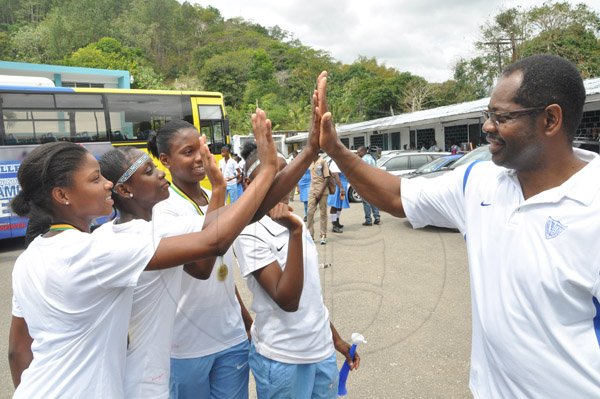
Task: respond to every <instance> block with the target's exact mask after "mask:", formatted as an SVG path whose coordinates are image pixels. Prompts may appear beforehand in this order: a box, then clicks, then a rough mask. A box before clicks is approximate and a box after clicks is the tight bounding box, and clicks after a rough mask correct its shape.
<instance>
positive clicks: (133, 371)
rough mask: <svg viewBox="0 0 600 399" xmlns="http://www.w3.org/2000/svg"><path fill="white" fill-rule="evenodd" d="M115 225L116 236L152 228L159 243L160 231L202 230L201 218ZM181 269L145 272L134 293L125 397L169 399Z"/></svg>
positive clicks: (131, 398) (171, 232)
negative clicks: (172, 348) (159, 224)
mask: <svg viewBox="0 0 600 399" xmlns="http://www.w3.org/2000/svg"><path fill="white" fill-rule="evenodd" d="M134 222H137V223H133V222H129V223H124V224H117V225H113V230H114V231H115V233H123V232H135V231H136V230H137V229H139V228H140V227H143V228H144V229H147V226H144V223H145V224H147V225H149V226H150V227H151V229H152V231H153V233H154V236H155V237H156V238H157V239H159V237H160V236H161V234H160V233H161V231H167V230H168V233H169V234H168V235H170V236H174V235H180V234H185V233H191V232H194V231H200V230H202V223H203V219H202V218H189V217H180V218H176V219H174V220H173V222H172V223H169V224H168V225H165V224H163V225H162V226H160V227H159V228H156V226H155V225H154V222H146V221H134ZM182 273H183V268H182V267H172V268H169V269H164V270H152V271H145V272H143V273H142V274H141V276H140V278H139V280H138V283H137V286H136V287H135V289H134V291H133V307H132V310H131V320H130V322H129V346H128V348H127V363H126V369H125V397H127V398H128V399H133V398H140V399H146V398H168V397H169V377H170V368H171V366H170V362H171V339H172V334H173V323H174V320H175V311H176V309H177V301H178V300H179V295H180V289H181V275H182Z"/></svg>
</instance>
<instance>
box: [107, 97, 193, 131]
mask: <svg viewBox="0 0 600 399" xmlns="http://www.w3.org/2000/svg"><path fill="white" fill-rule="evenodd" d="M106 100H107V106H108V110H109V117H110V126H111V130H112V134H111V140H112V141H125V140H138V141H139V140H143V141H146V140H147V139H148V134H149V133H150V131H151V130H157V129H158V128H160V127H161V126H162V125H164V124H165V123H167V122H168V121H170V120H172V119H183V118H184V117H185V116H187V115H189V114H190V113H191V105H190V99H189V96H188V97H186V96H179V95H177V96H176V95H153V94H106Z"/></svg>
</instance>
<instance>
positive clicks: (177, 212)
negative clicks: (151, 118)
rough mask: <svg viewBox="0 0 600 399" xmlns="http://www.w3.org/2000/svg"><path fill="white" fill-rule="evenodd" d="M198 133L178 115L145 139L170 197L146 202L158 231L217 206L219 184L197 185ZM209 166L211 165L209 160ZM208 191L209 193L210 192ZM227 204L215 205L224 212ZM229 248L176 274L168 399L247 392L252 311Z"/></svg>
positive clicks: (200, 165) (200, 172) (221, 194)
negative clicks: (208, 265) (207, 265)
mask: <svg viewBox="0 0 600 399" xmlns="http://www.w3.org/2000/svg"><path fill="white" fill-rule="evenodd" d="M197 143H198V131H197V130H196V128H195V127H194V126H193V125H191V124H189V123H187V122H185V121H171V122H169V123H167V124H165V125H164V126H163V127H161V128H160V129H159V130H158V131H157V133H156V135H155V136H153V137H151V138H150V140H149V141H148V148H149V150H150V151H151V152H152V154H153V155H154V156H155V157H157V158H159V159H160V161H161V162H162V163H163V165H165V166H166V167H167V168H168V169H169V171H170V172H171V177H172V180H173V184H172V185H171V187H170V189H169V190H170V192H171V195H170V196H169V198H168V199H167V200H166V201H163V202H161V203H159V204H158V205H157V206H156V207H154V211H153V220H154V223H155V226H156V232H157V234H158V235H159V236H168V235H171V234H172V233H171V231H170V229H169V226H171V225H173V224H174V223H176V220H178V219H182V218H185V219H188V220H191V221H193V220H203V219H204V215H205V214H206V215H207V217H210V216H208V215H210V214H211V213H212V209H211V206H209V199H210V203H211V204H213V203H215V204H217V203H220V206H223V204H224V202H225V189H226V183H225V181H224V179H223V181H222V182H220V186H218V187H215V185H214V183H213V192H212V193H210V192H209V191H208V190H206V189H203V188H202V187H201V186H200V181H201V180H202V179H204V177H205V171H206V170H207V167H208V166H207V164H206V163H205V162H204V161H203V159H202V158H201V157H200V153H199V150H200V148H199V147H198V144H197ZM211 167H216V166H215V165H212V164H211ZM211 194H212V195H211ZM227 209H228V208H227V207H224V208H222V211H223V212H227ZM233 262H234V261H233V253H232V252H231V251H230V250H229V251H227V252H226V253H225V254H224V255H223V256H222V257H218V258H213V259H212V263H213V264H215V263H216V264H217V265H216V267H214V268H213V269H208V273H205V274H204V275H197V276H196V277H199V278H201V279H197V278H193V277H191V276H189V275H186V274H183V276H182V280H181V295H180V297H179V303H178V306H177V312H176V315H175V324H174V331H173V337H172V346H171V358H172V359H171V382H170V391H171V396H172V397H176V398H180V399H181V398H197V397H201V398H205V397H206V398H208V397H211V396H212V397H223V398H242V399H243V398H245V397H247V396H248V378H249V368H248V350H249V347H250V344H249V342H248V331H249V330H250V326H251V325H252V317H251V316H250V313H249V312H248V311H247V310H246V307H245V306H244V305H243V302H242V300H241V298H240V296H239V294H238V292H237V289H236V287H235V282H234V279H233V272H232V271H233V267H235V264H234V263H233Z"/></svg>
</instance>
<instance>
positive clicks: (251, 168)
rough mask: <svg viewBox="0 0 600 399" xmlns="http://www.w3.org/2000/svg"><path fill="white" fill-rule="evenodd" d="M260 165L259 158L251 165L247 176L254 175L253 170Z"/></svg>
mask: <svg viewBox="0 0 600 399" xmlns="http://www.w3.org/2000/svg"><path fill="white" fill-rule="evenodd" d="M258 165H260V159H257V160H256V162H254V163H253V164H252V165H250V167H249V168H248V170H247V171H246V176H247V177H250V176H252V172H254V171H255V170H256V168H258Z"/></svg>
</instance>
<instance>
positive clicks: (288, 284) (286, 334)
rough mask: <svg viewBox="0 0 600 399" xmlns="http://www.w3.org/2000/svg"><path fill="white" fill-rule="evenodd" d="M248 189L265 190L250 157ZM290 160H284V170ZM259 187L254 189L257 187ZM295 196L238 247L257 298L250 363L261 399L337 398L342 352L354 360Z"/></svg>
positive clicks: (256, 225) (243, 269)
mask: <svg viewBox="0 0 600 399" xmlns="http://www.w3.org/2000/svg"><path fill="white" fill-rule="evenodd" d="M245 166H246V167H245V176H246V184H247V186H248V188H250V187H252V186H253V185H254V184H257V182H256V179H257V178H258V177H259V176H260V175H261V174H262V163H261V162H260V160H259V159H258V158H257V156H256V153H255V152H254V153H250V155H249V156H248V157H247V158H246V165H245ZM284 166H285V160H284V159H283V158H280V168H281V169H282V168H283V167H284ZM251 183H252V184H251ZM287 200H288V196H287V195H286V196H284V197H283V198H282V202H280V203H279V204H277V205H276V206H275V207H273V209H271V211H269V213H268V215H266V216H264V217H263V218H262V219H261V220H259V221H258V222H256V223H253V224H251V225H249V226H247V227H246V228H245V229H244V230H243V231H242V233H241V234H240V236H239V237H238V238H237V239H236V240H235V242H234V250H235V254H236V256H237V258H238V263H239V266H240V270H241V273H242V276H243V277H244V278H245V279H246V282H247V284H248V288H249V289H250V291H251V292H252V294H253V302H252V310H254V311H255V312H256V318H255V320H254V324H253V325H252V347H251V349H250V357H249V363H250V368H251V369H252V373H253V374H254V380H255V381H256V390H257V394H258V397H259V398H274V397H292V398H299V399H304V398H306V399H309V398H313V397H319V398H335V397H336V396H337V385H338V384H337V378H338V370H337V364H336V358H335V351H334V349H337V350H338V351H339V352H340V353H342V354H343V355H344V356H345V357H346V360H347V361H348V362H349V363H350V365H351V369H356V368H358V366H359V364H360V357H359V356H358V354H356V355H355V357H354V359H351V358H350V354H349V350H350V345H349V344H348V343H347V342H345V341H344V340H343V339H341V338H340V336H339V334H338V333H337V331H336V329H335V327H334V326H333V324H331V323H330V322H329V312H328V310H327V308H326V307H325V305H324V303H323V297H322V294H321V283H320V279H319V266H318V258H317V249H316V247H315V244H314V242H313V240H312V239H311V237H310V234H309V233H308V231H307V229H306V226H305V225H304V223H303V221H302V219H301V218H300V217H298V216H296V215H294V214H293V213H292V212H291V208H290V207H289V206H288V204H287Z"/></svg>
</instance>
